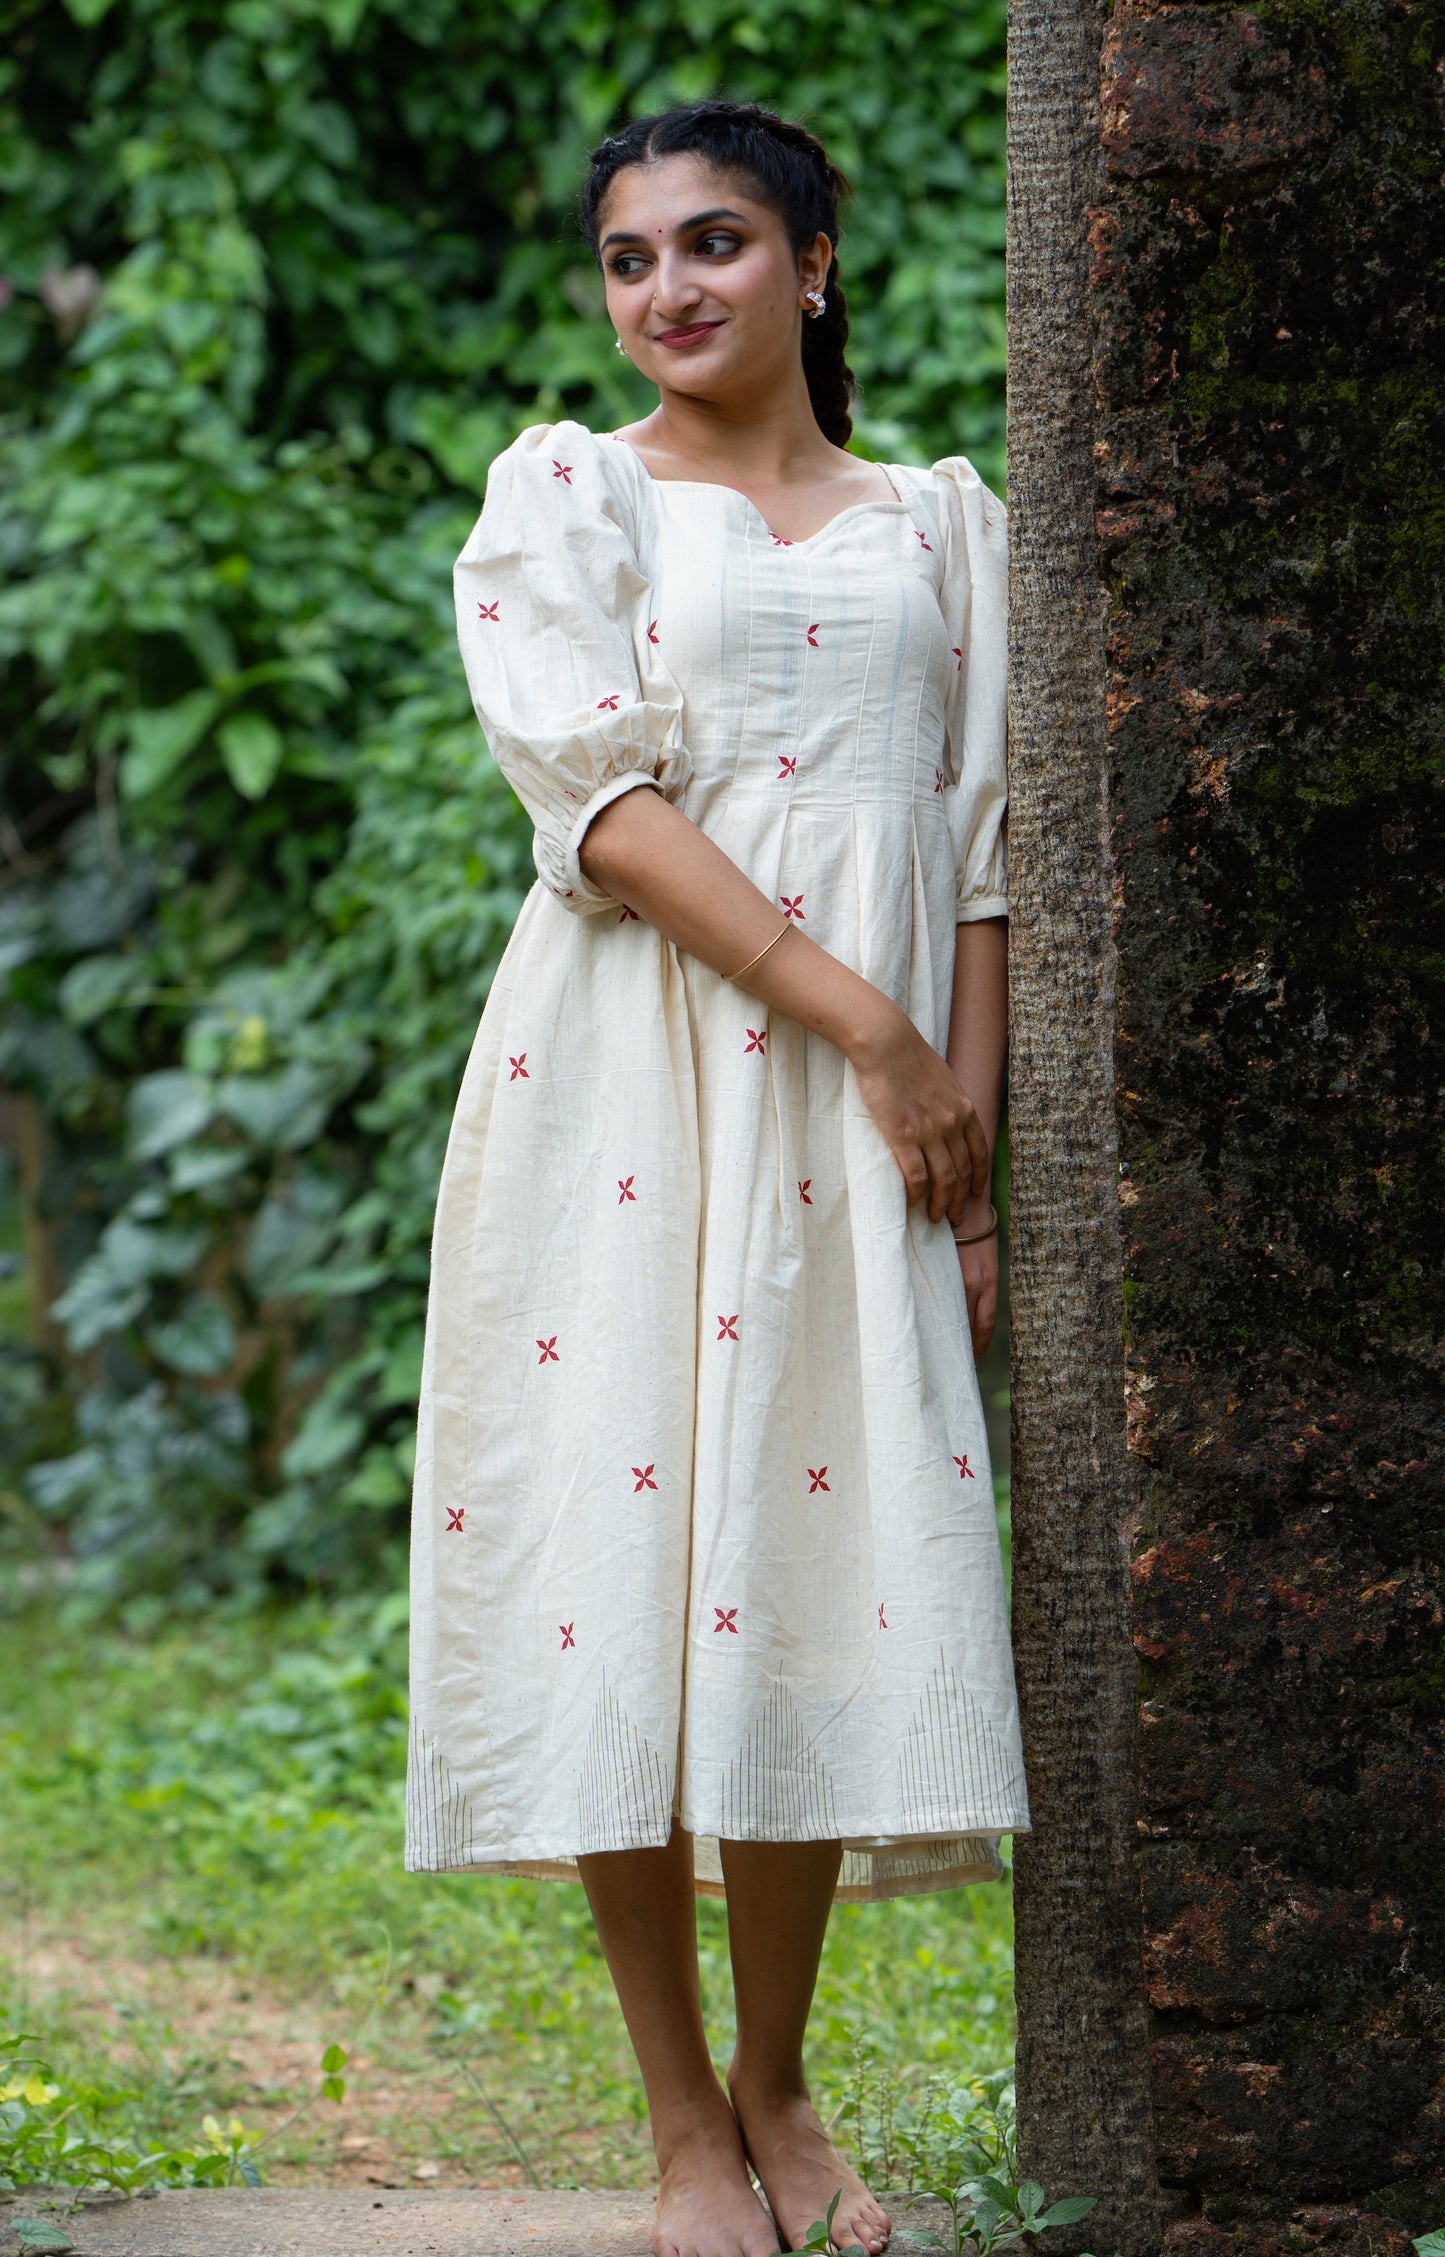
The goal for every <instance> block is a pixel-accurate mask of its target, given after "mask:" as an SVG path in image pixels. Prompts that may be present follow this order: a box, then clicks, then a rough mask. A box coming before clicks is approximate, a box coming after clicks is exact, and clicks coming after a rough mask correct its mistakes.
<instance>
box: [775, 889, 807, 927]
mask: <svg viewBox="0 0 1445 2257" xmlns="http://www.w3.org/2000/svg"><path fill="white" fill-rule="evenodd" d="M778 900H779V902H780V903H781V905H782V911H783V915H784V916H785V917H796V918H797V920H798V923H799V924H800V925H801V924H804V923H805V922H806V919H805V918H804V916H803V897H802V895H801V894H800V893H795V894H794V895H793V897H792V899H791V900H789V898H788V896H787V894H785V893H780V894H779V895H778Z"/></svg>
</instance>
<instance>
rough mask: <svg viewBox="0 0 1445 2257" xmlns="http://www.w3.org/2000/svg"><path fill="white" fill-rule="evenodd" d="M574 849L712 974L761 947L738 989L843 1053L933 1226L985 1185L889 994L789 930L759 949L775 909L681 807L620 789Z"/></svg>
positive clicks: (956, 1091)
mask: <svg viewBox="0 0 1445 2257" xmlns="http://www.w3.org/2000/svg"><path fill="white" fill-rule="evenodd" d="M577 858H578V861H579V862H580V864H581V867H582V871H583V873H584V875H585V877H586V878H587V879H588V881H589V882H590V883H591V884H592V885H594V886H597V887H598V888H600V889H601V890H602V891H604V892H606V893H608V894H611V895H612V896H613V897H614V898H615V899H617V900H619V901H625V902H626V903H627V904H628V906H629V908H632V909H635V910H636V911H637V913H638V915H639V916H642V917H645V918H646V920H647V922H648V923H649V924H650V925H653V926H655V927H656V929H657V931H658V932H660V933H661V934H662V935H663V936H664V938H665V939H667V940H670V941H671V942H673V944H674V946H676V947H678V948H681V949H684V950H686V952H687V954H688V955H689V956H696V957H697V958H698V959H699V960H700V962H702V963H704V964H708V965H711V967H712V969H713V970H714V971H716V972H720V973H723V974H727V973H736V972H737V970H738V967H739V966H740V965H743V964H746V963H748V961H749V959H750V958H751V957H754V956H757V955H758V952H759V950H760V949H764V948H766V949H767V954H766V955H765V956H763V957H762V958H761V959H760V961H759V962H758V963H757V964H756V965H755V966H754V967H753V969H752V970H750V971H747V972H745V973H743V974H742V976H741V978H739V979H738V981H737V985H738V986H739V987H741V988H743V989H744V990H745V991H746V993H747V994H749V995H754V996H756V997H757V999H758V1001H759V1002H760V1003H764V1004H766V1005H767V1007H768V1008H769V1010H772V1011H779V1012H781V1013H782V1014H783V1015H784V1016H785V1017H786V1018H789V1019H796V1020H797V1022H798V1024H799V1025H800V1026H804V1027H808V1028H809V1029H811V1031H812V1032H813V1033H814V1034H820V1035H823V1036H824V1037H825V1038H826V1039H827V1040H828V1041H829V1042H832V1043H834V1044H836V1046H837V1047H838V1049H839V1050H841V1051H842V1052H843V1054H844V1056H845V1057H846V1058H847V1059H848V1060H849V1062H850V1064H851V1065H852V1067H853V1070H854V1073H855V1074H856V1076H857V1079H858V1087H859V1091H860V1093H861V1095H862V1098H863V1101H864V1103H865V1104H866V1105H867V1107H868V1110H869V1112H870V1114H871V1115H872V1117H873V1119H874V1121H875V1122H876V1124H877V1126H878V1128H879V1130H880V1131H881V1133H882V1135H883V1137H884V1138H885V1140H886V1142H887V1144H888V1147H889V1150H890V1151H891V1152H892V1154H893V1157H894V1159H895V1160H896V1161H897V1162H898V1167H899V1171H900V1173H901V1174H902V1177H903V1181H904V1183H905V1185H906V1186H907V1191H908V1197H909V1200H910V1201H915V1200H922V1199H926V1200H927V1202H928V1214H929V1218H930V1220H931V1221H933V1222H941V1221H942V1219H943V1217H944V1216H945V1215H947V1216H948V1217H949V1218H950V1219H951V1220H957V1219H958V1218H959V1217H960V1216H961V1215H962V1214H963V1211H964V1207H965V1204H966V1202H967V1200H968V1198H969V1197H970V1194H975V1195H976V1194H979V1193H982V1192H984V1191H986V1189H987V1187H988V1168H989V1151H988V1139H987V1137H986V1136H985V1134H984V1131H983V1127H982V1125H981V1123H980V1122H979V1119H978V1116H977V1114H976V1112H975V1110H974V1107H973V1105H972V1103H971V1102H970V1100H969V1099H968V1098H967V1097H966V1096H965V1095H964V1093H963V1091H962V1090H961V1089H960V1088H959V1085H958V1082H957V1081H956V1079H955V1078H954V1075H953V1074H952V1072H951V1071H950V1069H949V1067H948V1065H947V1063H946V1061H945V1060H944V1059H942V1058H940V1057H939V1055H938V1052H937V1051H936V1050H934V1049H933V1047H932V1046H931V1044H929V1043H928V1042H926V1041H925V1040H924V1038H923V1036H922V1035H921V1034H920V1033H919V1031H918V1029H917V1028H916V1027H915V1026H914V1024H913V1022H912V1020H911V1019H910V1018H909V1017H908V1015H907V1013H906V1012H904V1011H901V1010H900V1009H899V1007H898V1005H897V1004H896V1003H894V1002H893V1001H892V999H891V998H890V997H888V996H886V995H884V994H883V992H882V990H881V989H879V988H876V987H874V986H873V985H872V984H871V982H869V981H868V980H865V979H863V978H862V977H861V976H860V975H859V974H858V973H857V972H853V971H850V970H849V969H848V966H847V965H846V964H841V963H840V962H839V961H838V959H837V957H836V956H830V955H829V954H828V951H827V950H826V949H824V948H819V947H818V945H817V943H816V942H815V941H811V940H809V939H808V937H807V935H806V934H805V933H801V932H799V931H798V929H797V927H796V926H791V927H789V928H788V930H787V931H786V933H785V934H784V937H783V939H782V940H780V941H779V942H778V944H777V946H776V947H775V948H769V947H768V943H769V942H770V941H771V940H772V939H773V938H774V937H775V935H776V934H777V932H778V930H779V925H778V910H777V908H776V906H775V904H774V903H772V902H771V901H769V900H768V898H767V896H766V895H765V894H762V893H760V892H759V891H758V888H757V887H756V886H755V885H754V884H753V882H752V880H751V879H750V878H748V877H745V876H744V874H743V872H742V871H741V870H740V869H739V868H738V866H737V864H736V863H735V862H732V861H730V860H729V858H728V856H727V855H726V854H724V853H723V851H722V849H721V847H719V846H717V845H715V844H714V842H713V841H712V840H711V839H710V838H708V837H707V836H706V835H705V834H704V833H703V832H702V831H700V830H699V829H698V827H697V825H696V824H695V823H693V822H691V821H690V820H689V818H688V817H687V816H686V815H684V814H683V813H682V811H681V809H680V808H677V807H674V806H672V805H671V804H670V803H669V802H668V801H667V800H665V799H664V798H663V797H662V795H661V793H660V792H657V791H645V790H644V791H630V792H628V793H626V794H625V795H624V796H623V797H622V798H621V799H615V800H613V801H612V802H611V803H610V805H608V806H606V807H604V808H602V810H601V811H600V813H598V814H597V815H596V816H594V817H593V819H592V821H591V823H590V824H589V825H588V828H587V831H586V834H585V836H584V837H583V839H582V842H581V844H580V846H579V848H578V850H577Z"/></svg>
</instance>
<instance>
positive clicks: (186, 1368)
mask: <svg viewBox="0 0 1445 2257" xmlns="http://www.w3.org/2000/svg"><path fill="white" fill-rule="evenodd" d="M144 1337H145V1343H146V1346H147V1347H148V1348H149V1349H150V1351H151V1354H152V1355H153V1356H158V1357H159V1358H160V1360H161V1362H162V1363H163V1364H168V1365H169V1366H170V1368H171V1370H172V1371H181V1372H184V1373H185V1374H186V1375H187V1377H188V1378H191V1379H214V1378H217V1377H218V1376H219V1374H220V1373H221V1372H223V1371H228V1370H229V1369H230V1367H231V1364H232V1363H233V1362H234V1360H235V1355H236V1333H235V1328H234V1326H233V1325H232V1323H231V1319H230V1314H229V1312H228V1311H227V1309H226V1306H225V1303H224V1302H222V1301H220V1300H218V1299H217V1298H216V1296H215V1294H214V1293H198V1294H197V1295H196V1296H195V1298H194V1299H193V1300H190V1301H187V1302H186V1304H185V1306H184V1307H183V1308H182V1309H180V1310H179V1311H178V1313H177V1314H176V1315H175V1316H173V1317H167V1318H166V1319H164V1321H163V1322H161V1323H158V1324H150V1325H147V1326H146V1328H145V1335H144Z"/></svg>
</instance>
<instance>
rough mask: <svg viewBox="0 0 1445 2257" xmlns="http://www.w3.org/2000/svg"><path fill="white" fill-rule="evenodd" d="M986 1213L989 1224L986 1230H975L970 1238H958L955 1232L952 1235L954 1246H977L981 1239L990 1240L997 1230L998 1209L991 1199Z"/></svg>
mask: <svg viewBox="0 0 1445 2257" xmlns="http://www.w3.org/2000/svg"><path fill="white" fill-rule="evenodd" d="M988 1212H989V1224H988V1228H987V1230H976V1231H975V1232H974V1233H973V1236H972V1237H971V1238H960V1237H959V1235H958V1232H957V1231H955V1232H954V1234H953V1243H954V1245H955V1246H977V1245H978V1243H979V1241H980V1240H981V1239H985V1238H992V1236H993V1234H994V1232H995V1231H996V1230H997V1229H998V1209H997V1207H996V1206H995V1205H994V1203H993V1201H992V1200H991V1199H990V1201H989V1203H988Z"/></svg>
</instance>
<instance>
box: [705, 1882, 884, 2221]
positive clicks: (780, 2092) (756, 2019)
mask: <svg viewBox="0 0 1445 2257" xmlns="http://www.w3.org/2000/svg"><path fill="white" fill-rule="evenodd" d="M841 1857H842V1850H841V1848H840V1846H839V1844H838V1843H837V1842H724V1843H723V1844H722V1861H723V1876H724V1878H725V1880H726V1882H727V1892H728V1939H729V1944H730V1947H731V1951H732V1963H733V1989H734V1991H735V1993H736V1997H737V2009H738V2038H737V2046H736V2049H735V2051H734V2053H733V2059H732V2067H731V2068H730V2069H729V2071H728V2090H729V2092H730V2093H731V2095H732V2102H733V2107H734V2109H735V2110H736V2112H737V2119H738V2122H739V2124H740V2125H741V2127H742V2134H743V2139H744V2142H745V2144H746V2147H747V2151H748V2159H749V2161H750V2162H751V2164H752V2166H753V2169H754V2170H755V2171H756V2172H757V2175H758V2177H759V2179H760V2180H761V2181H762V2186H763V2191H764V2193H765V2194H766V2195H767V2198H768V2201H769V2203H770V2204H771V2205H772V2211H773V2216H774V2218H775V2219H776V2220H777V2224H778V2231H779V2233H780V2234H781V2236H782V2238H783V2242H784V2245H785V2246H786V2247H795V2246H796V2245H797V2244H798V2243H799V2242H800V2241H803V2240H804V2239H806V2236H807V2231H808V2228H809V2226H810V2225H811V2224H812V2223H813V2220H814V2219H815V2218H824V2217H826V2216H827V2214H828V2205H829V2203H830V2202H831V2201H832V2199H833V2197H834V2195H835V2194H838V2193H841V2195H842V2200H841V2201H840V2203H839V2204H838V2209H837V2214H836V2216H835V2218H834V2220H833V2240H834V2244H835V2246H836V2247H838V2248H840V2249H842V2248H846V2247H847V2246H848V2245H849V2244H850V2243H851V2244H854V2245H859V2246H861V2247H862V2248H864V2249H867V2250H870V2251H877V2250H880V2249H882V2248H883V2247H884V2245H885V2244H886V2242H887V2239H888V2234H889V2218H888V2214H887V2212H886V2211H885V2210H884V2209H883V2207H882V2205H881V2204H880V2203H878V2202H876V2201H875V2200H874V2198H873V2196H872V2195H871V2194H870V2193H869V2192H868V2189H867V2188H866V2187H865V2186H864V2184H863V2182H862V2180H861V2179H860V2178H859V2177H858V2174H857V2172H856V2171H853V2170H851V2169H850V2168H849V2166H848V2165H847V2164H846V2163H845V2162H844V2161H843V2158H842V2157H841V2156H840V2155H839V2153H838V2150H837V2148H836V2147H835V2146H834V2145H833V2142H832V2141H831V2140H830V2139H829V2137H828V2135H827V2133H826V2132H825V2131H824V2129H823V2126H822V2124H821V2123H820V2122H819V2120H818V2115H817V2111H816V2110H815V2109H814V2107H813V2103H812V2101H811V2099H810V2098H809V2096H808V2085H807V2080H806V2078H805V2076H804V2074H803V2036H804V2032H805V2031H806V2029H807V2026H808V2010H809V2008H810V2007H811V2005H812V2003H813V1986H814V1984H815V1983H816V1981H817V1978H818V1961H819V1959H820V1958H821V1956H822V1951H823V1935H824V1931H825V1930H826V1928H827V1925H828V1913H829V1910H830V1908H831V1906H832V1902H833V1890H834V1888H835V1886H836V1885H837V1880H838V1866H839V1862H840V1860H841Z"/></svg>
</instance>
